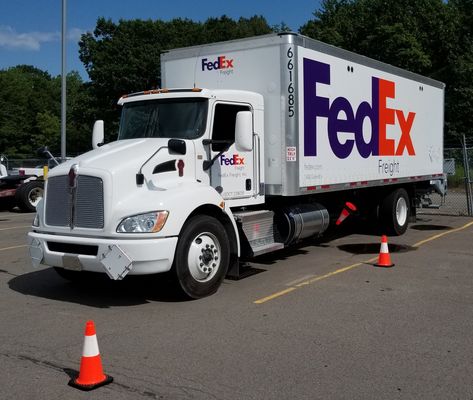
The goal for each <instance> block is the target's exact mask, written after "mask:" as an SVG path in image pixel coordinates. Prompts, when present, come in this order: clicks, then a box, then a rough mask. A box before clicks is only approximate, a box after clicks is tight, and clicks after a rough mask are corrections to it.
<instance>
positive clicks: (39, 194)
mask: <svg viewBox="0 0 473 400" xmlns="http://www.w3.org/2000/svg"><path fill="white" fill-rule="evenodd" d="M42 198H43V189H41V188H34V189H32V190H30V192H29V193H28V201H29V202H30V204H31V205H32V206H34V207H36V206H37V205H38V203H39V201H40V200H41V199H42Z"/></svg>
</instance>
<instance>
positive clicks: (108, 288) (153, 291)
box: [8, 268, 186, 308]
mask: <svg viewBox="0 0 473 400" xmlns="http://www.w3.org/2000/svg"><path fill="white" fill-rule="evenodd" d="M89 274H90V279H84V281H81V282H69V281H67V280H64V279H63V278H61V277H60V276H59V275H57V273H56V272H55V271H54V270H53V269H52V268H47V269H44V270H41V271H36V272H30V273H27V274H23V275H20V276H17V277H15V278H13V279H11V280H10V281H9V282H8V286H9V287H10V289H12V290H14V291H16V292H19V293H22V294H24V295H28V296H35V297H42V298H46V299H51V300H57V301H64V302H68V303H77V304H82V305H86V306H90V307H97V308H109V307H127V306H134V305H140V304H146V303H150V302H152V301H158V302H182V301H185V300H186V299H185V298H183V297H182V296H180V295H178V294H177V291H176V290H175V286H173V285H174V283H173V282H172V281H171V280H170V279H169V277H168V276H127V277H126V278H125V279H124V280H123V281H112V280H110V279H109V278H108V277H107V276H106V275H105V274H94V273H89Z"/></svg>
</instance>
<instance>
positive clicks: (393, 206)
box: [380, 188, 410, 236]
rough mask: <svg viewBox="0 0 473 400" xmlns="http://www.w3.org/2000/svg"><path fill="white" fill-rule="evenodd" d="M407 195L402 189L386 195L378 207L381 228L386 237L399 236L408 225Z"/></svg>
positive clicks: (408, 207) (408, 208)
mask: <svg viewBox="0 0 473 400" xmlns="http://www.w3.org/2000/svg"><path fill="white" fill-rule="evenodd" d="M409 204H410V202H409V195H408V194H407V191H406V190H405V189H403V188H399V189H396V190H394V191H392V192H391V193H390V194H389V195H387V196H386V197H385V198H384V200H383V201H382V203H381V206H380V221H381V227H382V229H383V230H384V231H385V233H386V234H388V235H395V236H400V235H402V234H404V233H405V232H406V230H407V226H408V224H409V214H410V206H409Z"/></svg>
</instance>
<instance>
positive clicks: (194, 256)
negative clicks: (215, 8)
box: [29, 34, 444, 298]
mask: <svg viewBox="0 0 473 400" xmlns="http://www.w3.org/2000/svg"><path fill="white" fill-rule="evenodd" d="M161 65H162V82H163V87H165V88H178V89H160V90H150V91H147V92H140V93H135V94H132V95H129V96H124V97H123V98H122V99H120V101H119V104H120V105H121V106H123V112H122V119H121V124H120V132H119V137H118V140H117V141H116V142H113V143H109V144H105V145H103V146H100V147H98V146H96V148H95V150H93V151H91V152H89V153H86V154H84V155H82V156H80V157H78V158H76V159H73V160H71V161H68V162H66V163H65V164H62V165H60V166H58V167H56V168H54V170H53V171H51V173H50V175H49V179H48V182H47V185H46V195H45V199H44V201H42V202H41V203H40V204H39V205H38V212H37V218H36V219H35V223H34V226H33V231H32V232H30V234H29V241H30V254H31V258H32V260H33V263H34V264H35V265H38V264H45V265H50V266H54V267H57V271H58V273H60V274H61V275H63V276H66V277H67V278H69V279H72V278H73V277H74V276H77V275H78V274H80V272H82V271H95V272H105V273H107V274H108V275H109V276H110V277H111V278H112V279H122V278H123V277H124V276H125V275H126V274H128V273H129V274H153V273H160V272H166V271H169V270H170V269H173V271H174V273H175V276H176V280H177V282H178V283H179V287H180V288H181V289H182V291H183V292H184V293H185V294H186V295H187V296H190V297H193V298H198V297H202V296H206V295H209V294H211V293H213V292H215V291H216V290H217V288H218V287H219V285H220V283H221V281H222V280H223V278H224V276H225V275H229V276H232V277H238V276H239V263H238V260H239V259H240V258H251V257H254V256H257V255H259V254H263V253H267V252H271V251H275V250H278V249H281V248H283V247H285V246H288V245H290V244H291V243H294V242H297V241H299V240H302V239H304V238H307V237H310V236H315V235H321V234H323V232H324V231H325V230H326V229H327V228H328V227H329V224H330V222H335V219H336V217H337V216H338V215H339V214H340V212H341V211H342V210H344V209H345V210H346V204H347V203H346V202H350V210H351V211H353V210H354V209H356V210H357V213H358V214H359V215H360V216H361V217H364V216H368V215H375V218H376V219H377V220H378V222H379V223H380V224H381V226H383V228H385V229H386V231H387V232H391V233H393V234H402V233H403V232H404V231H405V229H406V228H407V224H408V220H409V219H412V218H415V201H416V198H418V197H419V196H420V195H421V194H422V193H424V192H426V191H428V190H430V181H431V180H432V179H438V178H441V177H442V176H443V174H442V165H443V91H444V85H443V84H442V83H440V82H437V81H434V80H431V79H428V78H425V77H422V76H419V75H416V74H413V73H410V72H407V71H403V70H400V69H398V68H395V67H392V66H389V65H386V64H382V63H380V62H377V61H374V60H370V59H368V58H366V57H362V56H359V55H356V54H353V53H350V52H347V51H344V50H341V49H338V48H335V47H332V46H328V45H326V44H323V43H320V42H317V41H314V40H311V39H308V38H305V37H303V36H300V35H296V34H281V35H268V36H262V37H256V38H249V39H243V40H237V41H232V42H225V43H216V44H211V45H205V46H198V47H192V48H186V49H177V50H172V51H170V52H168V53H165V54H163V56H162V58H161ZM186 88H188V89H186ZM201 88H202V89H201ZM97 130H98V131H99V129H98V128H97ZM98 136H99V137H100V133H99V134H98ZM94 137H95V133H94ZM353 203H354V204H353ZM337 224H338V222H337ZM332 225H334V224H333V223H332Z"/></svg>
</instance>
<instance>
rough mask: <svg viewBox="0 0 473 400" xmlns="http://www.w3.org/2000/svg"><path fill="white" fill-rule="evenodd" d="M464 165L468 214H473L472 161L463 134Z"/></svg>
mask: <svg viewBox="0 0 473 400" xmlns="http://www.w3.org/2000/svg"><path fill="white" fill-rule="evenodd" d="M462 147H463V166H464V169H465V190H466V204H467V208H468V215H469V216H472V215H473V202H472V193H471V179H470V163H469V162H468V161H469V159H468V149H467V147H466V138H465V135H463V146H462Z"/></svg>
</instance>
